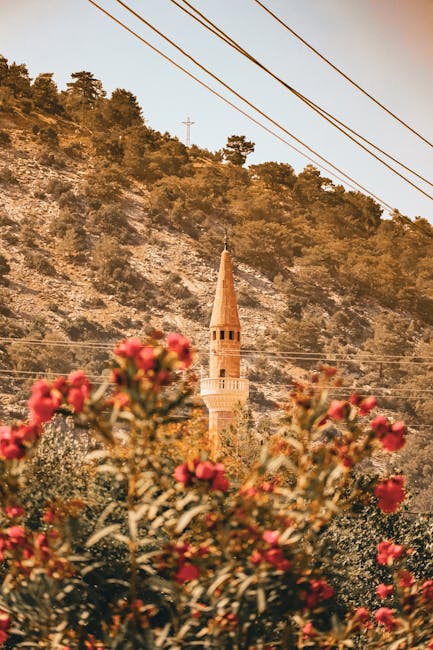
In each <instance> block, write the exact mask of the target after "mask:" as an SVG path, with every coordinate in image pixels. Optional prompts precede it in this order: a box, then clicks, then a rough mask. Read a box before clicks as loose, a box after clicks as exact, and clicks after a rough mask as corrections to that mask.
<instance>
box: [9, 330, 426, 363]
mask: <svg viewBox="0 0 433 650" xmlns="http://www.w3.org/2000/svg"><path fill="white" fill-rule="evenodd" d="M117 343H118V341H117V340H116V341H112V342H108V343H100V342H98V341H85V340H83V341H59V340H55V339H52V340H50V339H44V340H41V339H28V338H24V337H20V338H19V337H7V336H3V337H2V336H0V345H2V344H4V345H12V344H14V345H31V346H41V347H63V348H68V349H82V348H84V349H88V350H97V351H98V350H99V351H104V352H107V353H110V352H111V351H112V350H113V347H114V346H115V345H117ZM193 350H194V352H196V353H198V354H200V353H203V354H209V349H208V348H194V349H193ZM224 355H226V356H237V353H235V352H230V351H227V352H224ZM240 355H241V357H248V356H252V357H253V356H266V357H269V358H270V360H274V359H275V360H277V359H283V360H288V361H291V360H297V361H323V360H327V361H336V362H338V361H348V362H353V363H375V364H382V363H383V364H392V363H411V364H416V365H433V356H429V355H413V356H405V355H398V354H394V355H393V354H388V355H386V354H382V355H375V354H366V353H362V352H361V353H360V354H359V355H358V356H356V357H355V356H350V355H348V354H346V353H344V352H333V353H331V354H329V355H327V354H326V352H313V351H311V352H300V351H298V350H293V351H287V352H274V351H272V350H269V349H267V348H266V349H255V348H242V349H241V351H240Z"/></svg>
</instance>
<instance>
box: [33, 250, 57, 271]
mask: <svg viewBox="0 0 433 650" xmlns="http://www.w3.org/2000/svg"><path fill="white" fill-rule="evenodd" d="M26 263H27V266H28V267H29V268H30V269H34V270H35V271H38V273H42V274H43V275H51V276H53V275H56V270H55V268H54V266H53V265H52V264H51V262H49V261H48V260H47V258H46V257H45V255H44V254H43V253H40V252H39V251H28V252H27V254H26Z"/></svg>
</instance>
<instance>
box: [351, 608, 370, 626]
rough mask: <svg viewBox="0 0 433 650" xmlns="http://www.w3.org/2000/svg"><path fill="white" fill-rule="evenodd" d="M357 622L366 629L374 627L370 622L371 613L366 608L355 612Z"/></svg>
mask: <svg viewBox="0 0 433 650" xmlns="http://www.w3.org/2000/svg"><path fill="white" fill-rule="evenodd" d="M355 620H356V622H357V623H360V624H361V625H363V626H364V627H366V628H371V627H373V624H372V622H371V620H370V612H369V611H368V609H366V608H365V607H358V609H357V610H356V612H355Z"/></svg>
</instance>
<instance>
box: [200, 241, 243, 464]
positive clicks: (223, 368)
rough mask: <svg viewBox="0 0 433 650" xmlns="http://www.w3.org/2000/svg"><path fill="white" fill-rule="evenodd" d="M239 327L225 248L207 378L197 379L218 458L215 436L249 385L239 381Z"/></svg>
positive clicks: (229, 417)
mask: <svg viewBox="0 0 433 650" xmlns="http://www.w3.org/2000/svg"><path fill="white" fill-rule="evenodd" d="M240 371H241V325H240V322H239V316H238V305H237V300H236V294H235V287H234V281H233V271H232V261H231V256H230V253H229V251H228V249H227V242H226V243H225V248H224V250H223V252H222V253H221V262H220V268H219V273H218V281H217V287H216V293H215V300H214V305H213V310H212V317H211V321H210V358H209V377H207V378H203V379H202V380H201V391H200V392H201V395H202V397H203V401H204V403H205V404H206V406H207V408H208V409H209V435H210V439H211V445H212V449H213V454H214V456H215V455H218V450H219V433H220V432H221V431H222V430H223V429H225V428H226V427H228V426H229V425H230V424H231V423H232V422H233V419H234V409H235V408H236V406H237V405H238V404H239V403H241V404H244V403H245V402H246V400H247V398H248V393H249V382H248V380H247V379H241V372H240Z"/></svg>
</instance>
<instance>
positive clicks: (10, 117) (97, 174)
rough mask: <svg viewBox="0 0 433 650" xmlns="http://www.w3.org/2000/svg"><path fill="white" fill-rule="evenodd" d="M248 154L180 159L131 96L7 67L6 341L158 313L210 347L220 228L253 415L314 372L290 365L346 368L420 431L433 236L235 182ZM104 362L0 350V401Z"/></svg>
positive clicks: (1, 115) (309, 171)
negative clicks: (243, 336) (234, 287)
mask: <svg viewBox="0 0 433 650" xmlns="http://www.w3.org/2000/svg"><path fill="white" fill-rule="evenodd" d="M251 145H252V143H250V142H246V140H245V138H243V137H242V136H231V138H229V141H228V143H227V146H226V147H225V149H224V150H222V151H219V152H209V151H207V150H204V149H201V148H199V147H197V146H195V145H193V146H192V147H190V148H186V147H185V146H184V145H183V144H182V143H181V142H179V140H177V139H176V138H173V137H171V136H170V135H169V134H168V133H164V134H162V133H159V132H157V131H155V130H153V129H152V128H150V127H149V126H147V125H146V124H145V123H144V120H143V117H142V111H141V107H140V106H139V105H138V102H137V99H136V97H135V96H134V95H133V94H132V93H131V92H129V91H127V90H124V89H117V90H115V91H114V92H113V93H112V95H111V97H107V96H106V93H105V92H104V90H103V87H102V84H101V82H100V81H99V80H97V79H95V78H94V76H93V75H92V74H91V73H90V72H85V71H81V72H76V73H73V74H72V75H71V82H70V83H69V84H68V85H67V89H66V90H65V91H62V92H59V90H58V88H57V87H56V85H55V83H54V81H53V79H52V75H51V74H47V73H45V74H41V75H39V76H38V77H36V79H34V80H31V79H30V78H29V75H28V72H27V69H26V67H25V66H24V65H21V64H20V65H18V64H15V63H9V62H8V61H7V60H6V59H4V58H3V57H0V146H1V148H2V154H3V155H2V160H3V162H2V164H1V165H0V188H1V192H2V202H1V203H0V225H1V231H2V242H1V251H0V253H1V257H0V283H1V286H0V291H1V301H0V303H1V304H0V336H1V337H3V338H5V337H12V338H14V337H27V338H28V339H30V340H41V341H42V342H43V341H44V340H50V341H52V340H53V339H56V340H59V341H60V342H63V343H64V344H67V343H68V342H70V341H79V340H83V339H84V340H91V341H97V342H99V343H105V342H107V341H112V340H113V339H114V338H117V337H119V336H122V335H124V334H131V333H138V332H140V331H141V330H142V328H144V327H145V323H146V322H147V321H148V316H149V314H151V315H152V324H160V325H164V326H165V328H167V327H168V325H169V324H168V323H167V320H168V321H170V319H171V320H172V321H173V320H174V322H172V323H170V325H174V327H175V328H177V329H179V328H182V329H185V327H186V330H187V331H190V332H191V333H192V334H193V337H194V339H195V341H196V342H197V347H200V346H201V347H204V346H205V344H206V327H207V321H208V310H209V306H210V304H209V301H210V299H211V296H212V289H213V287H212V283H213V280H214V277H215V275H214V273H215V264H216V262H217V257H218V253H219V251H220V249H221V241H222V233H223V231H224V229H225V228H227V229H228V230H229V232H230V240H231V247H232V249H233V252H234V255H235V259H236V261H237V264H238V269H237V276H238V277H239V278H240V280H241V282H240V287H239V299H240V304H241V309H242V310H243V314H244V315H245V316H246V317H244V319H243V321H244V326H245V329H246V333H247V334H248V332H251V335H250V336H249V337H248V336H247V338H249V345H248V347H249V348H252V347H255V348H256V351H255V353H254V355H251V356H249V357H248V365H249V373H250V377H251V379H252V380H253V381H254V385H253V392H252V398H253V405H255V407H256V408H257V407H260V406H262V407H263V408H264V409H266V410H269V407H270V404H271V402H270V398H272V399H273V400H275V399H276V394H277V391H278V389H279V386H280V385H285V386H286V385H287V383H288V381H289V378H290V375H294V376H299V374H300V373H302V372H304V370H305V369H309V368H311V367H312V366H314V365H315V361H314V362H310V361H301V360H299V359H296V358H295V359H292V360H291V359H290V355H292V356H295V357H296V355H298V356H299V354H300V353H304V352H314V353H317V354H318V355H323V356H324V357H327V358H329V359H334V358H336V357H337V356H339V355H349V356H350V363H347V364H345V365H346V367H345V369H346V370H347V380H346V381H347V383H348V384H349V385H351V386H363V387H366V388H365V390H368V387H369V386H370V387H380V389H381V390H380V393H381V394H382V395H383V398H382V402H383V403H384V404H385V406H387V407H388V408H389V409H390V410H393V411H395V412H399V413H401V414H402V415H404V416H405V417H407V418H409V420H410V419H413V418H415V416H416V418H417V423H418V424H419V425H421V426H424V427H429V426H430V424H431V415H430V414H431V411H432V406H433V400H432V398H431V393H429V392H420V390H423V391H426V390H427V391H428V390H430V387H431V385H432V382H431V380H432V377H433V375H432V366H431V365H430V363H429V361H430V360H431V358H432V357H433V272H432V269H431V257H432V254H433V229H432V227H431V225H430V224H429V223H428V222H427V221H426V220H425V219H422V218H417V219H416V220H415V221H414V222H413V223H411V222H410V221H409V220H408V219H407V218H405V217H403V216H402V215H400V214H399V213H398V211H395V212H394V214H393V216H392V218H391V219H383V218H382V213H381V208H380V206H378V205H377V204H376V203H375V202H374V201H373V200H372V199H370V198H369V197H366V196H364V195H363V194H361V193H359V192H352V191H345V190H344V188H343V187H341V186H338V185H334V184H333V183H332V182H331V181H330V180H329V179H327V178H324V177H323V176H321V174H320V173H319V171H318V170H317V169H315V168H314V167H312V166H311V165H308V166H307V167H306V168H305V169H304V170H303V171H302V172H301V173H299V174H295V172H294V170H293V168H292V167H291V166H290V165H288V164H283V163H277V162H266V163H262V164H259V165H252V166H250V167H249V168H245V167H244V162H245V158H246V155H247V154H248V151H250V150H251ZM2 204H3V206H2ZM178 253H179V257H177V258H176V255H177V254H178ZM173 256H174V259H172V257H173ZM209 264H210V266H209ZM212 264H213V265H214V266H213V267H212ZM200 269H201V271H200ZM203 269H204V271H203ZM200 275H201V277H200ZM164 321H165V323H164ZM263 323H264V325H263V326H262V324H263ZM253 335H254V336H253ZM268 350H272V351H273V352H275V353H276V354H277V356H276V357H275V358H274V359H273V360H269V358H268V357H267V356H266V351H268ZM292 353H295V354H294V355H293V354H292ZM283 355H288V356H286V357H283ZM366 355H368V356H369V360H368V361H365V360H364V361H363V358H364V359H365V356H366ZM393 357H394V358H393ZM402 357H408V358H409V357H410V362H409V361H408V360H407V359H406V360H405V359H404V358H402ZM105 359H106V353H105V351H104V350H103V349H102V348H101V349H99V350H98V352H97V353H96V350H95V349H92V350H90V349H87V348H84V347H83V346H80V347H73V348H71V347H66V345H64V346H63V347H61V346H60V345H59V346H57V347H51V348H50V353H49V358H47V353H46V348H45V347H43V346H42V345H40V346H37V345H35V344H29V345H27V346H23V345H22V343H17V342H16V343H12V344H8V343H5V344H4V345H2V346H1V347H0V364H1V368H3V374H4V375H5V378H4V379H3V380H1V379H0V381H2V391H3V394H9V395H11V394H13V393H15V392H16V390H17V387H18V386H21V383H19V384H18V383H14V384H12V385H11V380H10V377H9V376H8V375H6V373H7V372H8V370H9V369H10V368H12V369H13V371H14V372H15V371H17V372H18V371H19V372H20V373H21V374H20V375H17V374H16V375H15V377H16V379H17V382H18V378H19V379H20V382H21V380H22V379H23V377H25V376H26V375H25V373H35V372H47V371H52V372H65V371H66V370H67V369H68V368H70V367H71V366H74V365H76V366H78V365H80V366H85V367H86V370H87V371H88V372H90V373H94V375H95V376H97V375H99V373H100V372H101V368H102V367H103V365H104V362H105ZM372 359H373V362H372ZM0 377H1V375H0ZM419 445H421V446H422V447H423V448H425V449H427V447H428V436H426V434H425V432H424V431H423V430H421V432H420V433H419V434H418V435H417V436H415V435H414V442H413V449H412V451H411V453H410V462H409V460H408V461H407V462H408V463H409V465H411V467H412V474H413V480H414V485H415V480H416V488H417V492H419V494H420V497H419V499H420V501H419V503H420V507H427V505H426V504H427V496H428V489H429V486H430V483H431V478H430V477H431V474H432V472H431V466H430V463H429V462H427V466H426V465H425V464H424V466H423V470H422V472H420V471H419V462H418V461H417V460H416V458H417V457H418V456H417V454H415V460H414V453H413V450H414V449H416V447H417V446H419Z"/></svg>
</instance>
